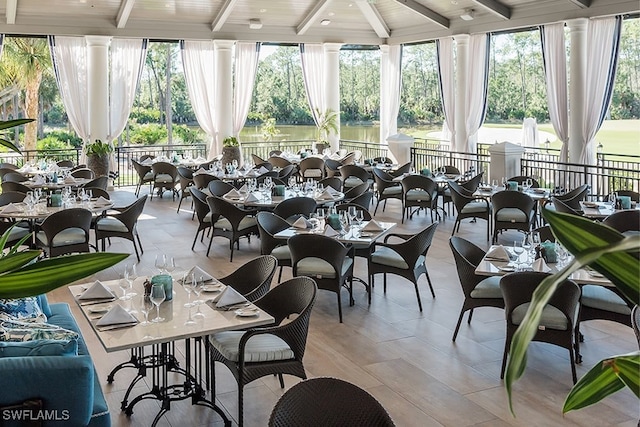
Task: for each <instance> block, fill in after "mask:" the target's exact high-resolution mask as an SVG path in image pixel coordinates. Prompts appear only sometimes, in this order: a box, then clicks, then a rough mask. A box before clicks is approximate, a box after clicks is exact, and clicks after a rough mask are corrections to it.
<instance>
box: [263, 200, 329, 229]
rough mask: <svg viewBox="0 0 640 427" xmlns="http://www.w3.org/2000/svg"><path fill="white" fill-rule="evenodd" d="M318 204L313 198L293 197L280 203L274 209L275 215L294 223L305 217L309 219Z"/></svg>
mask: <svg viewBox="0 0 640 427" xmlns="http://www.w3.org/2000/svg"><path fill="white" fill-rule="evenodd" d="M317 206H318V204H317V203H316V201H315V200H313V199H312V198H311V197H291V198H289V199H285V200H283V201H282V202H280V203H278V206H276V207H275V208H274V209H273V213H274V214H276V215H278V216H279V217H280V218H284V219H285V220H286V221H287V222H290V223H293V221H295V220H296V219H298V218H300V217H301V216H304V217H305V218H309V216H311V213H312V212H315V210H316V207H317Z"/></svg>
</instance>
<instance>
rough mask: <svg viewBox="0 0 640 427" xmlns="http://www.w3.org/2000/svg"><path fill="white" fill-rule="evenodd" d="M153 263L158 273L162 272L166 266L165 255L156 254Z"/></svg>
mask: <svg viewBox="0 0 640 427" xmlns="http://www.w3.org/2000/svg"><path fill="white" fill-rule="evenodd" d="M154 265H155V266H156V268H157V269H158V271H159V272H160V274H164V273H165V271H166V267H167V256H166V255H158V254H156V260H155V262H154Z"/></svg>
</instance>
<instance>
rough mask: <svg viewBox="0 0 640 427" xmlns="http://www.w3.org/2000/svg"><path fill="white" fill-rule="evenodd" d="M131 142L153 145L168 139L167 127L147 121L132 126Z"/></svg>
mask: <svg viewBox="0 0 640 427" xmlns="http://www.w3.org/2000/svg"><path fill="white" fill-rule="evenodd" d="M130 138H131V142H132V143H134V144H145V145H152V144H158V143H160V142H164V141H166V140H167V129H166V128H165V127H164V126H161V125H159V124H157V123H147V124H142V125H135V126H132V127H131V137H130Z"/></svg>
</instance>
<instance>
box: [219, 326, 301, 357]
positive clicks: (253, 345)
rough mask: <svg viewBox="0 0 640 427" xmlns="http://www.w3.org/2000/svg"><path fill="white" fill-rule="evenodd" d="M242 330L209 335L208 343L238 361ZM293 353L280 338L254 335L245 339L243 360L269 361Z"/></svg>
mask: <svg viewBox="0 0 640 427" xmlns="http://www.w3.org/2000/svg"><path fill="white" fill-rule="evenodd" d="M243 335H244V332H242V331H226V332H218V333H217V334H214V335H209V343H211V345H212V346H213V347H215V348H216V349H217V350H218V351H219V352H220V354H222V355H223V356H224V357H225V358H227V359H229V360H232V361H234V362H237V361H238V353H239V351H238V350H239V346H240V339H241V338H242V336H243ZM294 357H295V355H294V354H293V351H292V350H291V348H290V347H289V346H288V345H287V343H286V342H285V341H284V340H282V339H281V338H279V337H277V336H275V335H271V334H265V335H256V336H254V337H252V338H251V339H249V341H247V345H246V346H245V352H244V361H245V362H269V361H273V360H289V359H293V358H294Z"/></svg>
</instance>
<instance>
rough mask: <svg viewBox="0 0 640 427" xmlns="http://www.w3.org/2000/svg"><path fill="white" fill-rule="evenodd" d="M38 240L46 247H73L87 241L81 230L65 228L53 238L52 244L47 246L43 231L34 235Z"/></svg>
mask: <svg viewBox="0 0 640 427" xmlns="http://www.w3.org/2000/svg"><path fill="white" fill-rule="evenodd" d="M36 237H37V238H38V240H40V241H41V242H42V243H44V244H45V245H46V246H53V247H58V246H66V245H75V244H78V243H84V242H86V241H87V238H86V235H85V233H84V230H83V229H82V228H75V227H74V228H67V229H66V230H62V231H61V232H60V233H58V234H56V235H55V236H54V237H53V244H52V245H49V240H48V239H47V236H46V235H45V234H44V231H39V232H38V234H37V235H36Z"/></svg>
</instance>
